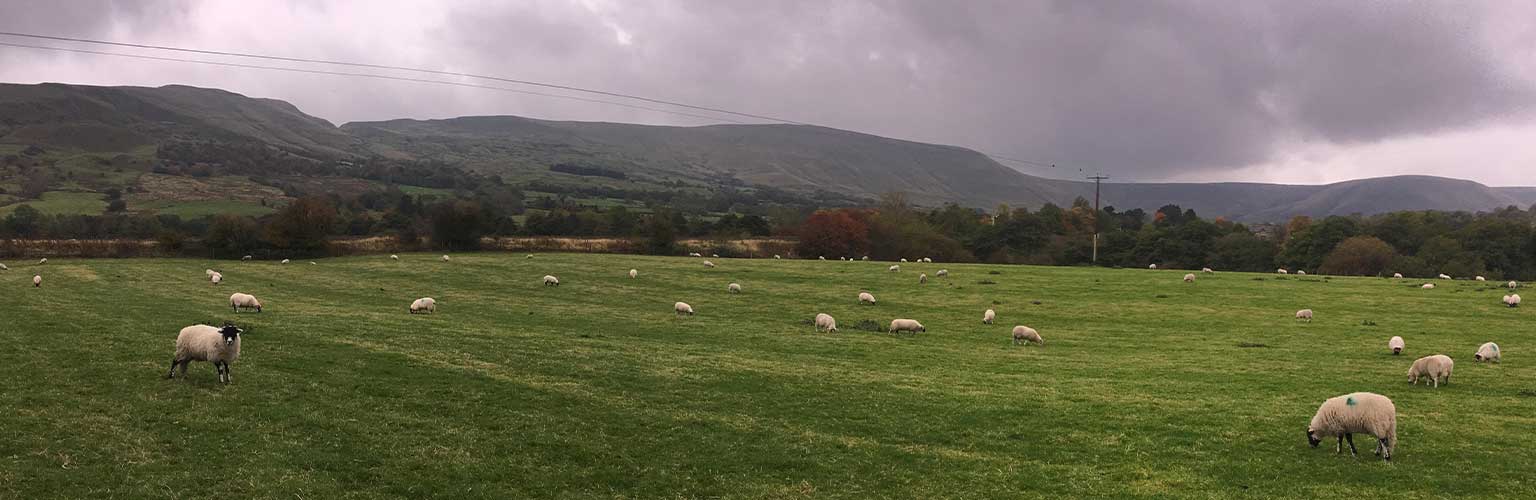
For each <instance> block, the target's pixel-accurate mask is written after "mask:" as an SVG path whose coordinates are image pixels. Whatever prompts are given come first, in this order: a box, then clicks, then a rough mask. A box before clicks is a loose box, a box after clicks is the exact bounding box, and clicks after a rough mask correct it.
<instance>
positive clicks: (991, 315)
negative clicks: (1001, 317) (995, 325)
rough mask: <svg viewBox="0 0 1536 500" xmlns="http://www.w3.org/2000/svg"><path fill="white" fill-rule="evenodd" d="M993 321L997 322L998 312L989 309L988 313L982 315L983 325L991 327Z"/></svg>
mask: <svg viewBox="0 0 1536 500" xmlns="http://www.w3.org/2000/svg"><path fill="white" fill-rule="evenodd" d="M993 321H997V311H993V310H991V309H987V312H984V313H981V323H982V324H985V325H990V324H992V322H993Z"/></svg>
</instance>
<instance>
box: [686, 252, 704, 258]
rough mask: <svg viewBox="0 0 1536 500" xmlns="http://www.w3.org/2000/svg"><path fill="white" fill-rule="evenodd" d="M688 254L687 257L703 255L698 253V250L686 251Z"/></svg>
mask: <svg viewBox="0 0 1536 500" xmlns="http://www.w3.org/2000/svg"><path fill="white" fill-rule="evenodd" d="M688 256H689V257H703V255H699V253H698V252H688Z"/></svg>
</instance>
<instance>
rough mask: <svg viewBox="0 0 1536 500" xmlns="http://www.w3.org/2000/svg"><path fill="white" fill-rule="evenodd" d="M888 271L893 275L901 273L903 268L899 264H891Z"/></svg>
mask: <svg viewBox="0 0 1536 500" xmlns="http://www.w3.org/2000/svg"><path fill="white" fill-rule="evenodd" d="M886 270H888V271H890V272H893V273H899V272H901V266H900V265H897V264H891V267H888V268H886Z"/></svg>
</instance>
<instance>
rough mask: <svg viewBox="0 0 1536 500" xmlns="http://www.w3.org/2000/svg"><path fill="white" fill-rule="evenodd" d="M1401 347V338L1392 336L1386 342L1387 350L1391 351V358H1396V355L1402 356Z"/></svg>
mask: <svg viewBox="0 0 1536 500" xmlns="http://www.w3.org/2000/svg"><path fill="white" fill-rule="evenodd" d="M1403 347H1404V346H1403V338H1402V337H1397V336H1394V337H1392V338H1391V339H1389V340H1387V349H1391V350H1392V355H1393V356H1396V355H1398V354H1402V353H1403Z"/></svg>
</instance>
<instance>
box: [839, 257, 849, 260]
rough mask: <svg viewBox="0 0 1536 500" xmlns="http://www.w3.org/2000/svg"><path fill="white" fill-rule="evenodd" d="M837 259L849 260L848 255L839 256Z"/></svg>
mask: <svg viewBox="0 0 1536 500" xmlns="http://www.w3.org/2000/svg"><path fill="white" fill-rule="evenodd" d="M837 260H848V258H847V257H838V258H837Z"/></svg>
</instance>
